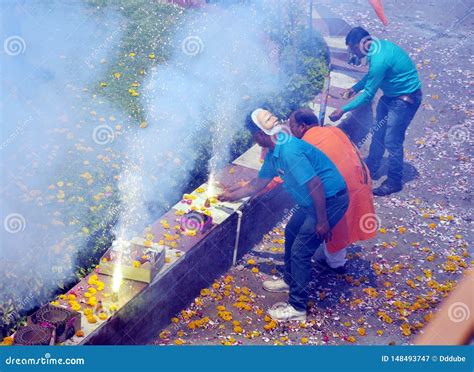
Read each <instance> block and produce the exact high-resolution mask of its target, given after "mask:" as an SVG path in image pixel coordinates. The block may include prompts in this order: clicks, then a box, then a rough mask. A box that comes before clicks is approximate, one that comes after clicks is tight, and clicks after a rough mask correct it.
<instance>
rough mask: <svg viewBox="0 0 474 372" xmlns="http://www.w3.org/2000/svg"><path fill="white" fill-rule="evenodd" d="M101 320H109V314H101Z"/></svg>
mask: <svg viewBox="0 0 474 372" xmlns="http://www.w3.org/2000/svg"><path fill="white" fill-rule="evenodd" d="M99 319H100V320H105V319H107V314H106V313H103V312H102V313H100V314H99Z"/></svg>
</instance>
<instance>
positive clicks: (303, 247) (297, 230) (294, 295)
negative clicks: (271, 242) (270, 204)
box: [284, 192, 349, 310]
mask: <svg viewBox="0 0 474 372" xmlns="http://www.w3.org/2000/svg"><path fill="white" fill-rule="evenodd" d="M348 205H349V196H348V194H347V192H346V193H345V194H344V195H341V196H337V197H334V198H331V199H328V200H326V210H327V218H328V222H329V226H330V227H331V228H332V227H334V226H335V225H336V224H337V223H338V222H339V220H340V219H341V218H342V216H344V213H346V210H347V206H348ZM317 222H318V220H317V216H316V211H315V210H314V207H313V206H311V207H298V209H297V210H296V212H295V213H294V214H293V216H292V217H291V219H290V221H289V222H288V225H287V226H286V229H285V274H284V280H285V282H286V283H287V284H288V285H289V286H290V299H289V303H290V304H291V305H292V306H293V307H294V308H295V309H297V310H306V306H307V305H306V302H307V301H308V284H309V282H310V280H311V257H313V255H314V252H315V251H316V249H317V248H318V247H319V245H320V244H321V241H320V240H319V239H318V237H317V236H316V224H317Z"/></svg>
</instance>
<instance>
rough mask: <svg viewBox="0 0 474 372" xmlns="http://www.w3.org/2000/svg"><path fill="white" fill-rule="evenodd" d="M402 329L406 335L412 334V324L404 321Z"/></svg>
mask: <svg viewBox="0 0 474 372" xmlns="http://www.w3.org/2000/svg"><path fill="white" fill-rule="evenodd" d="M400 329H401V330H402V334H403V335H404V336H410V335H411V326H410V324H408V323H403V324H402V325H401V326H400Z"/></svg>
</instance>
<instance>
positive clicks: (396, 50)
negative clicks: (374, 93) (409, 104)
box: [368, 40, 421, 97]
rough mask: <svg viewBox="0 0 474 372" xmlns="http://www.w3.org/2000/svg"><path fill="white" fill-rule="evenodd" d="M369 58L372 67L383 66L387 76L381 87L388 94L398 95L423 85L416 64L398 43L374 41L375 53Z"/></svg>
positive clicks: (390, 95) (391, 95)
mask: <svg viewBox="0 0 474 372" xmlns="http://www.w3.org/2000/svg"><path fill="white" fill-rule="evenodd" d="M371 50H372V48H371ZM370 53H371V51H370V50H369V54H370ZM368 60H369V64H370V67H371V68H373V67H374V68H376V67H377V65H381V66H383V69H384V71H385V76H384V79H383V81H382V84H381V85H380V89H382V90H383V92H384V94H385V95H386V96H389V97H397V96H400V95H402V94H407V93H411V92H414V91H415V90H417V89H419V88H420V87H421V82H420V79H419V77H418V71H417V69H416V66H415V64H414V63H413V61H412V60H411V58H410V57H409V56H408V54H407V53H406V52H405V51H404V50H403V49H402V48H401V47H399V46H398V45H397V44H395V43H392V42H391V41H388V40H378V41H374V43H373V55H369V57H368Z"/></svg>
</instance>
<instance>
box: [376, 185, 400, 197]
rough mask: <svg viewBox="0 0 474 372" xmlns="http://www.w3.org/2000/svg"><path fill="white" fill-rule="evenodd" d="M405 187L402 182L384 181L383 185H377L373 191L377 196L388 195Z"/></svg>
mask: <svg viewBox="0 0 474 372" xmlns="http://www.w3.org/2000/svg"><path fill="white" fill-rule="evenodd" d="M402 189H403V186H402V185H401V184H394V183H389V182H383V183H382V185H380V186H379V187H377V188H376V189H375V190H374V191H373V192H374V195H375V196H387V195H390V194H393V193H396V192H399V191H401V190H402Z"/></svg>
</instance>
